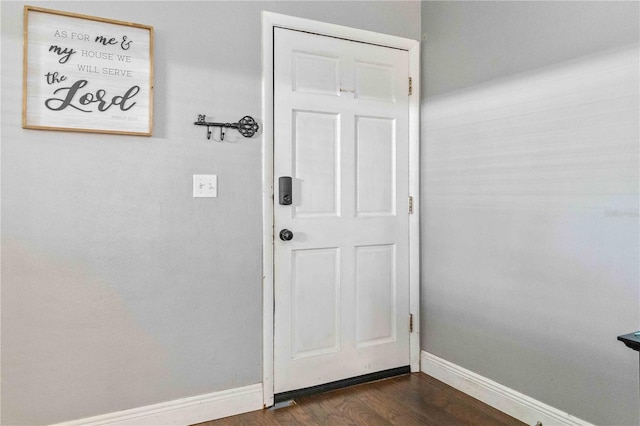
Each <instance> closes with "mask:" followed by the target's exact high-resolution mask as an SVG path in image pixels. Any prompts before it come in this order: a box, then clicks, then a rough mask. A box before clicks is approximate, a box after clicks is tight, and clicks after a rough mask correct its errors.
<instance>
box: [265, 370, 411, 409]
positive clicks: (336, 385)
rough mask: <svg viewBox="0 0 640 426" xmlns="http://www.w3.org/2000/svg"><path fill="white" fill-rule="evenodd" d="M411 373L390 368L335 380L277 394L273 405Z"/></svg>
mask: <svg viewBox="0 0 640 426" xmlns="http://www.w3.org/2000/svg"><path fill="white" fill-rule="evenodd" d="M408 373H411V367H410V366H408V365H405V366H404V367H397V368H391V369H389V370H383V371H377V372H375V373H369V374H363V375H362V376H356V377H350V378H348V379H342V380H336V381H335V382H331V383H325V384H322V385H316V386H311V387H308V388H303V389H296V390H292V391H287V392H281V393H277V394H275V395H274V396H273V399H274V403H275V404H278V403H279V402H284V401H289V400H292V399H293V400H294V399H296V398H300V397H303V396H307V395H313V394H317V393H322V392H329V391H332V390H336V389H342V388H346V387H349V386H355V385H359V384H362V383H367V382H375V381H376V380H382V379H388V378H389V377H394V376H400V375H402V374H408Z"/></svg>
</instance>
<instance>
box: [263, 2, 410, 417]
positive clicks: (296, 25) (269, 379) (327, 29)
mask: <svg viewBox="0 0 640 426" xmlns="http://www.w3.org/2000/svg"><path fill="white" fill-rule="evenodd" d="M275 27H280V28H286V29H291V30H298V31H305V32H310V33H315V34H320V35H325V36H330V37H336V38H343V39H347V40H353V41H358V42H363V43H368V44H376V45H380V46H386V47H392V48H396V49H402V50H406V51H408V52H409V74H410V76H411V78H412V83H413V94H412V95H411V96H410V97H409V194H410V195H411V196H412V197H413V214H411V215H409V312H410V314H412V315H413V331H412V332H411V333H410V334H409V347H410V348H409V353H410V357H411V359H410V361H411V371H412V372H418V371H420V220H419V218H420V43H419V42H418V41H416V40H411V39H407V38H402V37H396V36H391V35H386V34H379V33H375V32H371V31H365V30H360V29H355V28H350V27H344V26H341V25H334V24H328V23H324V22H318V21H312V20H309V19H303V18H296V17H292V16H287V15H281V14H278V13H272V12H264V11H263V12H262V128H263V137H262V253H263V255H262V314H263V319H262V351H263V356H262V369H263V374H262V386H263V397H264V406H265V407H270V406H272V405H273V403H274V398H273V395H274V388H273V374H274V367H273V362H274V358H273V357H274V347H273V345H274V342H273V335H274V329H273V327H274V318H273V313H274V312H273V307H274V281H273V280H274V276H273V256H274V246H273V238H274V230H273V200H274V198H273V197H274V189H273V142H274V141H273V29H274V28H275ZM407 208H408V200H407ZM407 327H409V318H407Z"/></svg>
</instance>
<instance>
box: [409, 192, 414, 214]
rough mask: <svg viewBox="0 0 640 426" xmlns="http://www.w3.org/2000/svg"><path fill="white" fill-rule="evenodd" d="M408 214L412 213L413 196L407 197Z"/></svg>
mask: <svg viewBox="0 0 640 426" xmlns="http://www.w3.org/2000/svg"><path fill="white" fill-rule="evenodd" d="M409 214H413V197H411V196H410V197H409Z"/></svg>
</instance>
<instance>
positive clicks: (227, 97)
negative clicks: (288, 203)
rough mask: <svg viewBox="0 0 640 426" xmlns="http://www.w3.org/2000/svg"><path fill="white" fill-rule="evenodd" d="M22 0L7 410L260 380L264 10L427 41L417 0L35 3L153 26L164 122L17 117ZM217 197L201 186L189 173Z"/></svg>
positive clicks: (18, 415) (11, 415) (7, 136)
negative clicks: (71, 126)
mask: <svg viewBox="0 0 640 426" xmlns="http://www.w3.org/2000/svg"><path fill="white" fill-rule="evenodd" d="M24 4H25V3H23V2H10V1H2V6H1V7H2V131H1V137H2V152H1V153H2V176H1V177H2V199H1V201H2V424H12V425H18V424H29V425H34V424H43V423H54V422H59V421H64V420H71V419H77V418H84V417H87V416H92V415H98V414H103V413H109V412H114V411H118V410H123V409H128V408H134V407H139V406H143V405H147V404H154V403H159V402H163V401H169V400H174V399H178V398H183V397H189V396H194V395H199V394H204V393H209V392H214V391H218V390H223V389H229V388H234V387H238V386H244V385H250V384H254V383H259V382H261V380H262V287H261V285H262V283H261V261H262V253H261V226H262V225H261V222H262V213H261V207H260V206H261V139H260V137H256V138H254V139H251V140H246V139H244V138H241V137H239V136H237V133H235V132H229V133H228V134H227V139H226V140H225V142H224V143H219V142H214V141H207V140H206V138H205V129H204V128H202V127H196V126H194V125H193V124H192V123H193V121H194V120H195V119H196V115H197V114H198V113H204V114H207V117H208V118H210V119H214V120H217V121H232V120H237V119H239V118H241V117H242V116H244V115H252V116H254V117H260V116H261V114H262V111H261V81H260V79H261V64H260V54H261V33H260V28H261V15H260V13H261V11H262V10H268V11H273V12H278V13H285V14H289V15H293V16H300V17H305V18H310V19H315V20H320V21H325V22H331V23H335V24H342V25H348V26H352V27H357V28H363V29H367V30H372V31H378V32H382V33H388V34H393V35H397V36H402V37H409V38H414V39H417V38H419V36H420V4H419V3H417V2H331V3H330V2H268V1H265V2H231V1H229V2H182V1H181V2H166V1H158V2H150V1H149V2H146V1H145V2H107V1H100V2H98V1H89V2H53V1H51V2H28V4H30V5H34V6H42V7H47V8H50V9H58V10H65V11H71V12H76V13H81V14H88V15H94V16H101V17H105V18H111V19H118V20H123V21H129V22H139V23H142V24H148V25H153V26H154V27H155V102H154V106H155V128H154V136H153V137H151V138H145V137H128V136H115V135H96V134H82V133H66V132H48V131H36V130H23V129H22V128H21V103H22V92H21V84H22V83H21V82H22V31H23V29H22V16H23V15H22V12H23V9H22V8H23V6H24ZM193 174H217V175H218V185H219V188H218V191H219V196H218V198H214V199H193V198H192V188H191V185H192V175H193Z"/></svg>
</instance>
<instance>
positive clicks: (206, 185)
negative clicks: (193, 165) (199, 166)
mask: <svg viewBox="0 0 640 426" xmlns="http://www.w3.org/2000/svg"><path fill="white" fill-rule="evenodd" d="M217 196H218V176H217V175H193V198H200V197H217Z"/></svg>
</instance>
